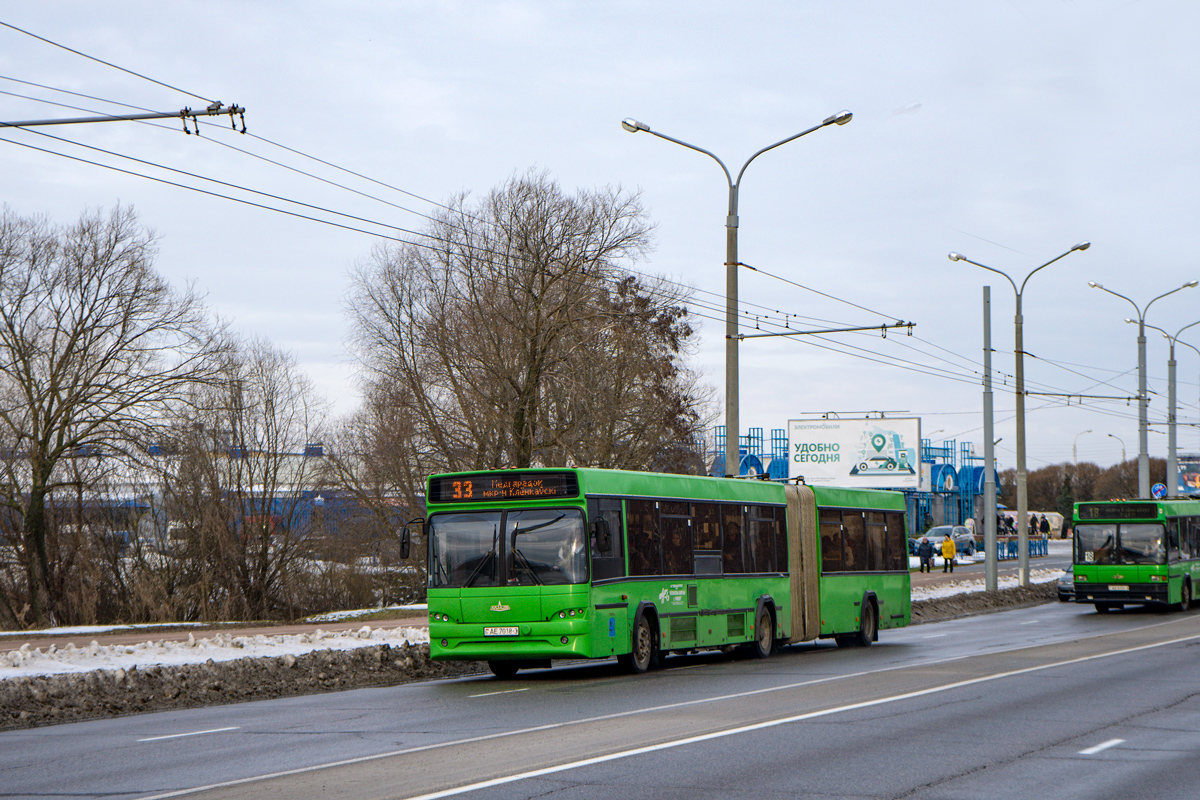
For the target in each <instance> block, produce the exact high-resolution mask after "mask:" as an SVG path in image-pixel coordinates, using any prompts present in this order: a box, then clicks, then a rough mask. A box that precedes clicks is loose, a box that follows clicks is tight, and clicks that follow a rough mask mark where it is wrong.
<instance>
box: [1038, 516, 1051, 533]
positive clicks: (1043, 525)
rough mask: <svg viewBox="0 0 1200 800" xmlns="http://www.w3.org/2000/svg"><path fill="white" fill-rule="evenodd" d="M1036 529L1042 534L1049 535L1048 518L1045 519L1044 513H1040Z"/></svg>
mask: <svg viewBox="0 0 1200 800" xmlns="http://www.w3.org/2000/svg"><path fill="white" fill-rule="evenodd" d="M1038 530H1039V531H1041V533H1042V536H1047V537H1048V536H1049V535H1050V520H1048V519H1046V515H1045V514H1042V521H1041V522H1039V523H1038Z"/></svg>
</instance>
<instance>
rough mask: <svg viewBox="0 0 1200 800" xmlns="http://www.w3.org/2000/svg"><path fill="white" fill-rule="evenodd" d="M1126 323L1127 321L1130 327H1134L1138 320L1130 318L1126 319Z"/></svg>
mask: <svg viewBox="0 0 1200 800" xmlns="http://www.w3.org/2000/svg"><path fill="white" fill-rule="evenodd" d="M1125 321H1126V322H1127V323H1129V324H1130V325H1132V324H1133V323H1135V322H1137V320H1136V319H1130V318H1129V317H1126V318H1125Z"/></svg>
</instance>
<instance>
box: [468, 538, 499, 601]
mask: <svg viewBox="0 0 1200 800" xmlns="http://www.w3.org/2000/svg"><path fill="white" fill-rule="evenodd" d="M499 543H500V526H499V525H493V526H492V549H491V550H490V551H489V552H488V554H487V556H486V557H485V558H482V559H480V561H479V563H478V564H476V565H475V569H473V570H471V574H470V575H468V576H467V579H466V581H464V582H463V586H464V587H466V586H470V585H471V584H472V583H474V582H475V579H476V578H478V577H479V575H480V573H481V572H483V568H484V567H485V566H487V565H488V564H491V563H494V562H495V561H496V547H497V545H499Z"/></svg>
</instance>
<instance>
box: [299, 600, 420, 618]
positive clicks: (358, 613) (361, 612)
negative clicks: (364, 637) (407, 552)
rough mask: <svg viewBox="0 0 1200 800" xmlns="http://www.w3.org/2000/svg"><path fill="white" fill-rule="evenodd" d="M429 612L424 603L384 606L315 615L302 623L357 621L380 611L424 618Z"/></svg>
mask: <svg viewBox="0 0 1200 800" xmlns="http://www.w3.org/2000/svg"><path fill="white" fill-rule="evenodd" d="M428 610H429V606H428V605H426V604H425V603H413V604H411V605H404V606H384V607H383V608H359V609H355V610H353V611H330V612H329V613H328V614H317V615H316V616H312V617H305V618H304V620H302V621H303V622H341V621H342V620H347V619H358V618H359V617H369V616H373V615H375V614H378V613H379V612H381V611H411V612H413V613H414V614H419V615H421V616H424V614H425V612H427V611H428Z"/></svg>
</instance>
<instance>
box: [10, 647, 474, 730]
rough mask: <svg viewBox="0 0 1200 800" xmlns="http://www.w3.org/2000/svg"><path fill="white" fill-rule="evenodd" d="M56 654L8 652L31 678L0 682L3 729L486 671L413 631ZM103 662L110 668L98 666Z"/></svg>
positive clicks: (57, 651) (22, 676) (80, 649)
mask: <svg viewBox="0 0 1200 800" xmlns="http://www.w3.org/2000/svg"><path fill="white" fill-rule="evenodd" d="M305 640H306V641H305ZM422 640H423V641H422ZM51 649H53V650H54V652H52V653H41V654H39V653H38V652H37V651H32V652H22V651H21V650H18V651H14V652H12V653H8V654H6V657H7V658H9V659H10V660H16V661H19V662H20V665H19V666H8V667H0V674H2V673H6V672H8V673H9V674H10V675H12V672H11V671H12V670H17V669H21V670H24V673H23V674H20V675H13V676H12V677H9V678H8V679H7V680H0V729H2V728H13V727H32V726H35V725H45V724H47V723H52V722H66V721H73V720H83V719H91V718H95V717H102V716H113V715H118V714H129V713H135V712H142V711H162V710H167V709H173V708H191V707H196V706H205V705H217V704H222V703H234V702H243V701H247V700H264V699H268V698H274V697H288V696H292V695H302V694H314V693H317V692H328V691H337V690H340V689H352V688H360V687H366V686H391V685H395V684H399V683H407V682H409V681H416V680H428V679H430V678H442V677H451V676H455V675H463V674H469V673H474V672H479V671H480V669H481V667H480V665H478V664H475V663H471V662H465V663H459V662H432V661H430V660H429V644H428V636H427V635H426V634H425V633H424V631H419V630H417V629H413V628H404V629H399V630H391V631H389V630H384V629H370V628H363V629H360V630H358V631H352V632H346V633H344V634H323V633H321V632H319V631H318V632H317V633H314V634H304V635H300V636H248V637H230V636H226V635H224V634H218V635H217V636H215V637H213V638H212V639H199V640H197V639H194V638H193V639H189V641H188V642H158V643H148V644H147V646H145V647H144V648H140V646H135V645H129V646H125V645H111V646H100V645H95V646H94V647H93V646H89V647H78V648H71V647H67V648H63V649H57V648H51ZM151 654H153V655H151ZM151 662H157V663H151ZM99 664H104V665H106V666H105V667H102V668H96V667H97V665H99ZM55 670H57V671H55ZM48 673H50V674H48Z"/></svg>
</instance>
